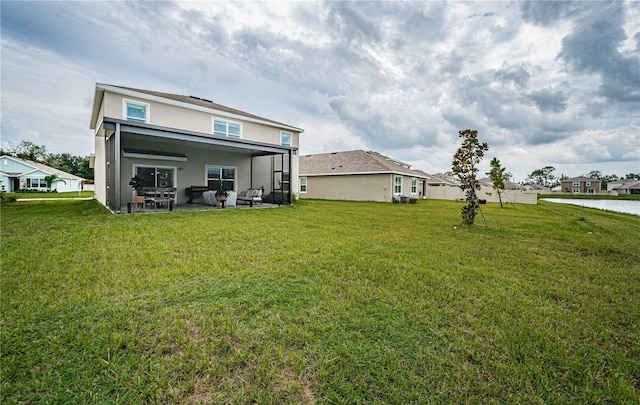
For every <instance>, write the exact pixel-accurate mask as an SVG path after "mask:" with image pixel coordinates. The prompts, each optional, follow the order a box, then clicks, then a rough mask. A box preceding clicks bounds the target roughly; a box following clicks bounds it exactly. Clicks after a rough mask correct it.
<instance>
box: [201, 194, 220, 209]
mask: <svg viewBox="0 0 640 405" xmlns="http://www.w3.org/2000/svg"><path fill="white" fill-rule="evenodd" d="M202 199H203V200H204V203H205V204H207V205H211V206H216V205H217V204H218V202H217V201H216V192H215V191H203V192H202Z"/></svg>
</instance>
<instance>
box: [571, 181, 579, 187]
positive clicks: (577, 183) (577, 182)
mask: <svg viewBox="0 0 640 405" xmlns="http://www.w3.org/2000/svg"><path fill="white" fill-rule="evenodd" d="M571 185H572V186H579V185H580V182H579V181H574V182H573V183H572V184H571Z"/></svg>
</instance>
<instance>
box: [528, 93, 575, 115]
mask: <svg viewBox="0 0 640 405" xmlns="http://www.w3.org/2000/svg"><path fill="white" fill-rule="evenodd" d="M526 98H527V99H529V100H530V101H532V102H533V103H534V104H535V105H537V106H538V108H539V109H540V111H543V112H555V113H560V112H563V111H565V110H566V109H567V102H568V97H567V95H566V94H565V93H564V92H563V91H562V90H554V89H551V88H548V89H542V90H537V91H532V92H531V93H529V94H528V95H527V96H526Z"/></svg>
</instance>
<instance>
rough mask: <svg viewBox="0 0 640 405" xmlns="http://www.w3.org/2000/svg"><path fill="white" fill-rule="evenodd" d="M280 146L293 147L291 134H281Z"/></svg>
mask: <svg viewBox="0 0 640 405" xmlns="http://www.w3.org/2000/svg"><path fill="white" fill-rule="evenodd" d="M280 145H282V146H291V134H290V133H288V132H280Z"/></svg>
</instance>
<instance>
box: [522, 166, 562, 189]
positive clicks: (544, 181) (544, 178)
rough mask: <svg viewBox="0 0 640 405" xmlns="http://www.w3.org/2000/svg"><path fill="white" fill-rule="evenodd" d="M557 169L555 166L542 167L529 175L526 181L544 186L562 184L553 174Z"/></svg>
mask: <svg viewBox="0 0 640 405" xmlns="http://www.w3.org/2000/svg"><path fill="white" fill-rule="evenodd" d="M555 170H556V168H555V167H553V166H545V167H543V168H542V169H536V170H534V171H532V172H531V174H529V176H527V178H526V180H525V183H526V184H532V183H533V184H537V185H539V186H543V187H555V186H557V185H558V184H560V183H559V182H558V181H557V180H556V177H555V176H554V175H553V172H554V171H555Z"/></svg>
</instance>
